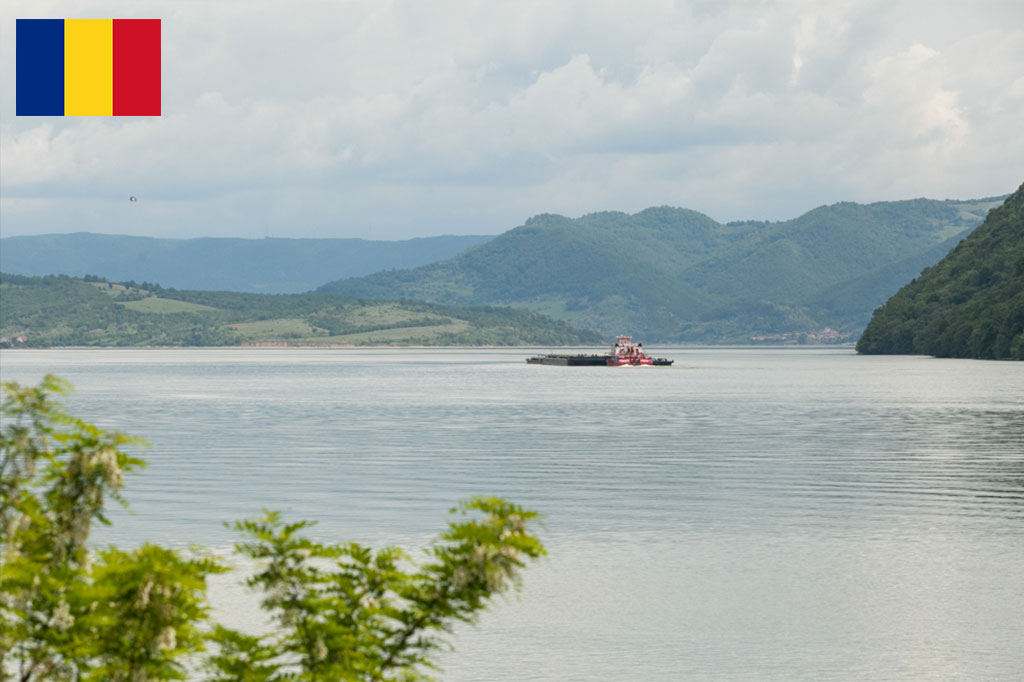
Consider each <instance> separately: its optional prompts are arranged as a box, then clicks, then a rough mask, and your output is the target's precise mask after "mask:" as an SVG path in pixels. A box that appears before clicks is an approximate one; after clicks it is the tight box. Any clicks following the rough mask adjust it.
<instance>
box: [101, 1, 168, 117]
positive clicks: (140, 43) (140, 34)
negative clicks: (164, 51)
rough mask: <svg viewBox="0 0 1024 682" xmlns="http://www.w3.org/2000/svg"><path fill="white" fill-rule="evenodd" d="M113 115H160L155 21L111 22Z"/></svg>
mask: <svg viewBox="0 0 1024 682" xmlns="http://www.w3.org/2000/svg"><path fill="white" fill-rule="evenodd" d="M113 113H114V116H159V115H160V20H159V19H114V111H113Z"/></svg>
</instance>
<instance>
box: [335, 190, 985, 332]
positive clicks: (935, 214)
mask: <svg viewBox="0 0 1024 682" xmlns="http://www.w3.org/2000/svg"><path fill="white" fill-rule="evenodd" d="M1001 200H1002V198H1000V197H995V198H989V199H979V200H973V201H951V200H947V201H934V200H928V199H915V200H911V201H897V202H881V203H875V204H869V205H862V204H854V203H849V202H846V203H840V204H834V205H832V206H823V207H820V208H817V209H815V210H813V211H810V212H808V213H807V214H805V215H803V216H800V217H799V218H796V219H794V220H788V221H784V222H774V223H773V222H759V221H746V222H736V223H729V224H721V223H718V222H716V221H715V220H713V219H711V218H709V217H708V216H706V215H703V214H701V213H697V212H695V211H690V210H685V209H679V208H670V207H658V208H649V209H647V210H644V211H641V212H639V213H636V214H633V215H629V214H626V213H616V212H604V213H593V214H590V215H586V216H583V217H581V218H578V219H575V220H574V219H570V218H566V217H563V216H557V215H548V214H545V215H540V216H536V217H534V218H531V219H530V220H528V221H527V222H526V223H525V224H524V225H522V226H520V227H517V228H515V229H513V230H510V231H509V232H506V233H504V234H502V235H500V236H498V237H496V238H494V239H492V240H491V241H488V242H486V243H484V244H481V245H479V246H476V247H473V248H471V249H469V250H468V251H466V252H464V253H462V254H459V255H458V256H455V257H454V258H450V259H448V260H445V261H442V262H439V263H434V264H431V265H426V266H421V267H418V268H413V269H406V270H394V271H384V272H378V273H375V274H373V275H369V276H366V277H361V278H349V279H344V280H339V281H334V282H330V283H328V284H326V285H324V286H323V287H321V288H320V291H324V292H336V293H345V294H348V295H352V296H360V297H365V298H380V299H399V298H403V299H417V300H425V301H432V302H437V303H445V304H448V305H480V304H492V305H494V304H497V305H513V306H518V307H524V308H529V309H532V310H536V311H540V312H543V313H546V314H548V315H551V316H553V317H556V318H558V319H562V320H566V321H568V322H571V323H573V324H576V325H578V326H581V327H585V328H588V329H593V330H596V331H598V332H600V333H601V334H603V335H605V336H606V337H608V336H612V335H614V334H616V333H623V332H630V333H633V334H635V335H637V336H641V337H643V338H644V339H645V340H648V341H656V342H673V341H684V342H723V341H726V342H736V341H739V342H749V341H750V339H751V336H753V335H756V334H778V333H785V332H793V331H795V330H810V329H820V328H822V327H833V328H835V329H839V330H843V331H846V332H847V333H848V334H849V335H853V334H858V333H859V332H860V330H861V329H862V328H863V327H864V325H865V324H866V323H867V321H868V319H869V318H870V315H871V311H872V310H874V309H875V308H876V307H877V306H879V305H880V304H881V303H882V302H884V301H885V299H886V298H888V297H889V296H890V295H892V293H893V292H894V291H895V290H896V289H897V288H898V286H899V285H900V284H901V283H902V282H903V281H905V279H902V275H903V274H904V273H906V272H908V271H909V270H911V269H914V268H917V270H915V271H914V272H915V273H916V272H917V271H919V270H920V268H921V267H926V266H928V265H931V264H933V263H935V262H936V261H937V260H938V259H939V258H941V257H942V256H943V255H944V254H945V252H946V250H948V248H950V247H952V246H953V245H954V244H955V243H956V242H957V241H959V239H960V238H962V237H963V236H964V235H966V234H968V233H969V232H970V231H971V230H972V229H973V228H974V227H976V226H977V225H978V224H980V223H981V221H982V220H983V219H984V215H985V213H986V212H987V210H988V209H989V208H991V207H993V206H997V205H998V204H999V203H1000V201H1001ZM853 338H856V337H855V336H853Z"/></svg>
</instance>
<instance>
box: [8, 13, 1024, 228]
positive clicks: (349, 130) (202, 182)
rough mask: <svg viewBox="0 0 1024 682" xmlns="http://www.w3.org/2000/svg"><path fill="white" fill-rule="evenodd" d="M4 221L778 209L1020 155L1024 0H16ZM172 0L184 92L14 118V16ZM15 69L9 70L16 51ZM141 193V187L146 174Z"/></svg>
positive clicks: (271, 224)
mask: <svg viewBox="0 0 1024 682" xmlns="http://www.w3.org/2000/svg"><path fill="white" fill-rule="evenodd" d="M2 13H3V17H4V20H3V24H2V26H0V39H2V40H0V43H2V45H0V50H2V51H0V59H2V64H3V73H4V74H5V78H4V88H3V92H2V94H0V152H2V153H0V171H2V188H0V189H2V196H0V204H2V210H3V221H2V227H3V233H4V234H5V235H10V234H24V233H39V232H65V231H72V230H93V231H104V232H125V233H132V234H154V235H160V236H175V235H177V236H197V235H238V236H263V235H265V234H271V235H275V236H313V235H325V236H361V237H372V238H403V237H409V236H417V235H425V234H439V233H443V232H447V233H496V232H499V231H502V230H505V229H508V228H511V227H513V226H515V225H517V224H520V223H521V222H522V221H523V220H524V219H525V218H526V217H528V216H530V215H533V214H536V213H541V212H558V213H565V214H569V215H578V214H580V213H586V212H590V211H594V210H602V209H617V210H626V211H635V210H639V209H641V208H644V207H646V206H648V205H657V204H672V205H680V206H685V207H688V208H693V209H696V210H700V211H703V212H705V213H708V214H709V215H711V216H713V217H715V218H717V219H720V220H731V219H737V218H768V219H780V218H788V217H793V216H795V215H798V214H800V213H802V212H804V211H806V210H808V209H810V208H813V207H814V206H816V205H820V204H822V203H830V202H834V201H840V200H855V201H873V200H882V199H899V198H908V197H916V196H932V197H936V198H943V197H961V198H968V197H975V196H982V195H990V194H995V193H1000V192H1008V191H1011V190H1012V189H1014V188H1015V187H1016V186H1017V185H1019V183H1020V182H1021V180H1022V177H1021V176H1022V175H1024V164H1022V163H1021V161H1020V159H1022V158H1024V153H1022V152H1024V137H1022V136H1020V135H1019V133H1018V130H1019V126H1020V121H1021V120H1024V77H1022V76H1021V74H1022V73H1024V8H1022V6H1020V3H1014V2H995V1H993V2H978V3H971V4H970V5H967V4H965V3H936V2H929V3H925V2H916V1H913V2H910V1H902V2H901V1H897V2H858V1H848V2H837V3H818V2H811V1H806V2H800V1H794V2H760V3H753V2H731V3H730V2H714V3H685V2H680V3H674V4H673V3H665V2H657V3H655V2H641V3H630V4H629V5H628V6H627V5H626V4H625V3H620V2H603V3H602V2H559V3H551V2H543V1H534V2H531V1H520V2H487V3H483V2H441V3H419V2H397V1H396V2H381V1H379V0H365V1H355V2H349V3H333V2H331V3H328V2H323V3H317V2H309V3H291V4H289V5H282V4H280V3H275V2H244V3H243V2H216V3H200V2H187V3H186V2H142V3H132V4H131V5H124V4H121V3H109V2H108V3H104V2H75V3H70V2H51V3H45V4H41V3H38V2H33V3H27V2H22V3H19V2H8V3H5V5H4V8H3V10H2ZM39 16H52V17H88V16H105V17H110V16H116V17H125V16H148V17H154V16H156V17H161V18H162V19H163V20H164V27H163V41H164V47H163V72H164V84H163V108H164V115H163V116H162V117H160V118H148V119H147V118H139V119H119V118H109V119H85V118H83V119H77V118H47V119H43V118H27V117H22V118H16V117H14V116H13V112H14V78H13V72H14V35H13V33H14V21H13V19H14V18H16V17H39ZM7 76H10V77H7ZM130 194H133V195H136V196H139V197H140V199H141V200H140V202H139V203H138V204H137V205H131V206H129V205H128V204H127V202H126V198H127V196H128V195H130Z"/></svg>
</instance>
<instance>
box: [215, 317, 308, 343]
mask: <svg viewBox="0 0 1024 682" xmlns="http://www.w3.org/2000/svg"><path fill="white" fill-rule="evenodd" d="M229 328H230V329H232V330H234V331H236V332H238V334H239V335H240V336H241V337H242V338H243V339H244V340H245V341H274V340H278V339H281V340H290V339H309V340H312V339H316V340H323V339H324V338H325V337H326V336H327V334H326V332H324V333H321V334H317V333H316V332H314V331H313V327H312V326H310V324H309V323H308V322H307V321H306V320H303V319H299V318H295V317H292V318H282V319H276V320H255V321H252V322H239V323H237V324H232V325H229Z"/></svg>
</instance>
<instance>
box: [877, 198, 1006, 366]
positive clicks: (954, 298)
mask: <svg viewBox="0 0 1024 682" xmlns="http://www.w3.org/2000/svg"><path fill="white" fill-rule="evenodd" d="M857 350H858V351H859V352H861V353H894V354H915V353H917V354H922V355H934V356H937V357H959V358H984V359H1015V360H1024V185H1021V187H1020V188H1018V189H1017V191H1016V192H1014V193H1013V194H1012V195H1011V196H1010V197H1009V198H1008V199H1007V200H1006V201H1005V202H1004V203H1003V205H1002V206H1000V207H999V208H996V209H993V210H992V211H991V212H990V213H989V215H988V217H987V218H986V219H985V222H984V223H983V224H982V225H981V226H980V227H978V228H977V229H976V230H974V231H973V232H972V233H971V234H970V236H968V237H967V238H966V239H964V240H963V241H962V242H961V243H960V244H958V245H957V246H956V248H954V249H953V250H952V251H950V252H949V254H948V255H946V256H945V257H944V258H943V259H942V260H941V261H939V262H938V263H937V264H935V265H933V266H932V267H930V268H927V269H926V270H924V271H923V272H922V273H921V275H920V276H919V277H917V278H916V279H914V280H913V281H912V282H910V284H907V285H906V286H905V287H903V288H902V289H900V290H899V292H897V293H896V294H895V295H894V296H893V297H892V298H890V299H889V300H888V301H887V302H886V303H885V305H883V306H882V307H881V308H879V309H878V310H877V311H876V312H875V314H874V316H873V317H872V319H871V322H870V323H869V324H868V326H867V328H866V329H865V330H864V334H863V336H861V339H860V341H859V342H858V343H857Z"/></svg>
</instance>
